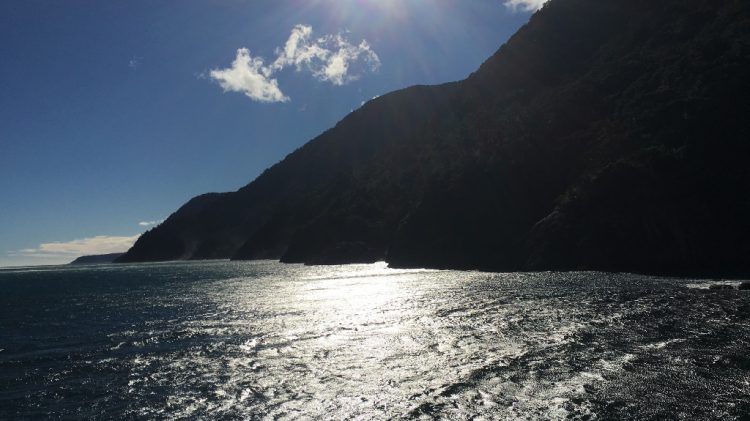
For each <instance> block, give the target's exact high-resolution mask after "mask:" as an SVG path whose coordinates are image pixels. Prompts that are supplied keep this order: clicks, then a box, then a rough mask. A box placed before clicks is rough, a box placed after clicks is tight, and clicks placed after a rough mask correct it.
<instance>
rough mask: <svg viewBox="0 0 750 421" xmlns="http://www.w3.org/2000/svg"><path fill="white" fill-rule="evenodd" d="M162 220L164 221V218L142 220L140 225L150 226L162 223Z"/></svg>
mask: <svg viewBox="0 0 750 421" xmlns="http://www.w3.org/2000/svg"><path fill="white" fill-rule="evenodd" d="M162 222H164V220H163V219H159V220H158V221H141V222H139V223H138V225H140V226H142V227H150V226H152V225H157V224H161V223H162Z"/></svg>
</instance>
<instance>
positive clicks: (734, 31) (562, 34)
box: [120, 0, 750, 274]
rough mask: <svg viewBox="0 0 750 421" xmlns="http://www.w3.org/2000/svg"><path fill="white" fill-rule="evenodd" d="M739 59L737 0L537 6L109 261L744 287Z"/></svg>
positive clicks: (742, 17) (745, 90) (745, 23)
mask: <svg viewBox="0 0 750 421" xmlns="http://www.w3.org/2000/svg"><path fill="white" fill-rule="evenodd" d="M749 58H750V3H748V2H746V1H739V0H731V1H730V0H723V1H709V0H664V1H645V0H552V1H550V2H549V3H547V5H546V6H545V7H544V8H543V9H542V10H540V11H539V12H538V13H536V14H535V15H534V16H533V17H532V18H531V20H530V21H529V23H528V24H527V25H525V26H524V27H523V28H521V29H520V30H519V31H518V33H516V34H515V35H514V36H513V37H512V38H511V39H510V40H509V41H508V42H507V43H506V44H505V45H503V46H502V47H501V48H500V49H499V50H498V52H497V53H496V54H494V55H493V56H492V57H490V58H489V59H488V60H487V61H486V62H485V63H484V64H482V66H481V67H480V68H479V69H478V70H477V71H476V72H475V73H473V74H472V75H471V76H470V77H469V78H468V79H466V80H464V81H461V82H455V83H449V84H445V85H440V86H415V87H411V88H407V89H403V90H400V91H396V92H393V93H390V94H387V95H383V96H382V97H379V98H377V99H375V100H372V101H370V102H368V103H366V104H365V105H364V106H362V107H361V108H360V109H358V110H356V111H354V112H352V113H351V114H349V115H348V116H347V117H346V118H344V119H343V120H342V121H341V122H339V123H338V124H337V125H336V126H335V127H334V128H332V129H330V130H328V131H326V132H325V133H323V134H321V135H320V136H318V137H317V138H315V139H313V140H312V141H310V142H308V143H307V144H305V145H304V146H302V147H301V148H299V149H298V150H296V151H295V152H293V153H291V154H290V155H288V156H287V157H286V158H285V159H284V160H283V161H281V162H279V163H278V164H276V165H274V166H272V167H271V168H269V169H268V170H266V171H265V172H264V173H263V174H262V175H261V176H259V177H258V178H257V179H256V180H255V181H253V182H252V183H250V184H248V185H247V186H245V187H243V188H242V189H240V190H239V191H237V192H234V193H225V194H218V195H210V196H201V197H199V198H196V199H193V200H192V201H190V202H189V203H188V204H186V205H185V206H184V207H183V208H181V209H180V210H178V211H177V212H176V213H175V214H173V215H172V216H171V217H170V218H168V219H167V220H166V221H165V222H164V223H163V224H161V225H160V226H159V227H157V228H155V229H153V230H151V231H149V232H147V233H145V234H144V235H143V236H142V237H141V238H140V239H139V240H138V242H137V243H136V244H135V246H134V247H133V248H132V249H131V250H130V251H129V252H128V254H127V255H126V256H124V257H123V258H121V259H120V260H121V261H144V260H166V259H201V258H228V257H233V258H237V259H260V258H264V259H265V258H274V259H276V258H278V259H281V260H282V261H286V262H304V263H315V264H319V263H342V262H370V261H376V260H380V259H387V261H388V262H389V263H390V264H391V265H393V266H429V267H450V268H479V269H488V270H527V269H561V270H565V269H603V270H613V271H641V272H652V273H673V274H698V273H701V274H703V273H705V274H708V273H712V274H713V273H725V274H742V273H744V274H747V273H750V270H748V269H750V263H748V259H746V256H747V255H748V254H749V253H750V236H748V235H747V234H748V233H750V221H749V220H748V218H747V217H746V215H748V214H750V196H748V195H747V192H748V191H750V171H748V169H747V168H748V166H747V158H748V157H749V156H750V150H749V149H750V146H748V141H747V139H748V134H750V115H749V114H750V104H749V102H750V89H749V87H750V83H748V79H747V77H746V69H747V68H750V60H749Z"/></svg>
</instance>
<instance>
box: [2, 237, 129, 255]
mask: <svg viewBox="0 0 750 421" xmlns="http://www.w3.org/2000/svg"><path fill="white" fill-rule="evenodd" d="M140 236H141V235H140V234H138V235H134V236H132V237H118V236H111V235H98V236H96V237H89V238H81V239H78V240H73V241H65V242H63V241H55V242H51V243H42V244H40V245H39V246H38V247H37V248H30V249H23V250H19V251H17V252H11V253H9V256H11V257H39V258H45V259H49V258H54V257H60V258H70V257H78V256H86V255H91V254H107V253H119V252H124V251H127V250H128V249H129V248H130V247H132V246H133V244H134V243H135V241H136V240H137V239H138V237H140Z"/></svg>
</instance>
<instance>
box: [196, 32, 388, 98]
mask: <svg viewBox="0 0 750 421" xmlns="http://www.w3.org/2000/svg"><path fill="white" fill-rule="evenodd" d="M290 66H292V67H294V68H295V69H296V70H297V71H298V72H300V71H303V70H304V71H309V72H310V73H311V74H312V75H313V76H314V77H315V78H316V79H318V80H320V81H324V82H330V83H332V84H334V85H336V86H341V85H344V84H346V83H348V82H351V81H353V80H356V79H358V78H359V77H360V74H361V73H362V72H364V71H366V70H370V71H375V70H377V69H378V67H380V58H379V57H378V55H377V54H376V53H375V52H374V51H373V50H372V48H371V47H370V44H369V43H368V42H367V41H365V40H362V41H361V42H360V43H359V44H356V45H355V44H352V43H350V42H349V41H348V40H347V39H346V38H345V37H344V36H343V35H342V34H340V33H339V34H336V35H326V36H323V37H320V38H317V39H313V30H312V27H311V26H307V25H297V26H295V27H294V28H292V31H291V33H290V34H289V38H288V39H287V41H286V43H285V44H284V47H283V48H277V49H276V59H275V60H274V61H273V62H271V63H270V64H269V65H267V66H266V65H264V61H263V59H262V58H260V57H252V56H251V55H250V52H249V51H248V50H247V49H246V48H241V49H239V50H237V57H236V58H235V61H234V62H233V63H232V67H230V68H227V69H215V70H212V71H211V72H210V76H211V78H212V79H214V80H216V81H217V82H219V85H220V86H221V87H222V88H223V89H224V91H225V92H226V91H233V92H243V93H245V95H247V96H248V97H250V98H251V99H253V100H255V101H259V102H286V101H288V100H289V97H287V96H286V95H284V94H283V93H282V91H281V89H280V88H279V85H278V81H277V80H276V79H273V78H272V76H273V75H274V74H275V73H276V72H278V71H281V70H283V69H285V68H287V67H290Z"/></svg>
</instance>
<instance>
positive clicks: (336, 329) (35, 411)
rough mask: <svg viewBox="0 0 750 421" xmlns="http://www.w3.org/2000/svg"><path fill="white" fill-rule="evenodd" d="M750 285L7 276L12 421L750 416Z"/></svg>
mask: <svg viewBox="0 0 750 421" xmlns="http://www.w3.org/2000/svg"><path fill="white" fill-rule="evenodd" d="M738 283H739V281H722V280H701V279H673V278H660V277H650V276H641V275H633V274H612V273H596V272H572V273H556V272H541V273H484V272H465V271H436V270H397V269H389V268H388V267H387V266H386V264H385V263H376V264H369V265H344V266H303V265H287V264H280V263H278V262H273V261H258V262H230V261H208V262H180V263H153V264H132V265H130V264H128V265H100V266H59V267H39V268H16V269H3V270H0V419H3V420H16V419H118V420H119V419H148V420H151V419H170V420H171V419H222V420H234V419H250V420H253V419H274V420H275V419H282V420H283V419H332V420H348V419H366V420H369V419H375V420H381V419H460V420H469V419H476V420H480V419H486V420H490V419H520V420H537V419H545V420H547V419H551V420H556V419H580V420H594V419H659V420H661V419H684V420H693V419H695V420H733V419H740V420H747V419H750V291H741V290H738V289H736V288H732V289H730V288H729V286H736V284H738ZM716 285H728V286H727V287H726V288H725V289H717V288H716V287H715V286H716ZM711 286H714V288H711Z"/></svg>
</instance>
